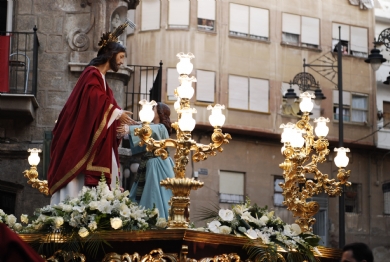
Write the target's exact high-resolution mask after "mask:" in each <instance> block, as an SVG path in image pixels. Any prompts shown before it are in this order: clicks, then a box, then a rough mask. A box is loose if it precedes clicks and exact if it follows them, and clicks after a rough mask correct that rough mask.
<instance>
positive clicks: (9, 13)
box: [5, 0, 14, 32]
mask: <svg viewBox="0 0 390 262" xmlns="http://www.w3.org/2000/svg"><path fill="white" fill-rule="evenodd" d="M13 13H14V0H7V25H6V29H5V31H8V32H12V19H13Z"/></svg>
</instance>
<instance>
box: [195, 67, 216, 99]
mask: <svg viewBox="0 0 390 262" xmlns="http://www.w3.org/2000/svg"><path fill="white" fill-rule="evenodd" d="M196 80H197V82H196V101H202V102H209V103H214V92H215V91H214V90H215V72H210V71H203V70H196Z"/></svg>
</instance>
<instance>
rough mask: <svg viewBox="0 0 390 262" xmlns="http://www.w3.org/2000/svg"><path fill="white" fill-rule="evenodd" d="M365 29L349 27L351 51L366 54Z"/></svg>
mask: <svg viewBox="0 0 390 262" xmlns="http://www.w3.org/2000/svg"><path fill="white" fill-rule="evenodd" d="M367 42H368V41H367V28H362V27H354V26H351V50H352V51H358V52H363V53H367V52H368V51H367V50H368V43H367Z"/></svg>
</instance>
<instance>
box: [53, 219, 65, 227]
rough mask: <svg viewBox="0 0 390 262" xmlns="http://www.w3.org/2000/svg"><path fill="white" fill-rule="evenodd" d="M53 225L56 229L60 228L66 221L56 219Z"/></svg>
mask: <svg viewBox="0 0 390 262" xmlns="http://www.w3.org/2000/svg"><path fill="white" fill-rule="evenodd" d="M53 224H54V226H55V227H56V228H59V227H61V226H62V225H63V224H64V219H63V218H62V217H55V218H54V221H53Z"/></svg>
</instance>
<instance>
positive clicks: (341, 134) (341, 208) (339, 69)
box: [284, 26, 349, 248]
mask: <svg viewBox="0 0 390 262" xmlns="http://www.w3.org/2000/svg"><path fill="white" fill-rule="evenodd" d="M319 61H321V62H323V64H313V63H312V64H308V63H306V62H305V59H304V60H303V68H304V69H305V68H306V67H310V68H312V69H313V70H314V71H316V72H317V73H319V74H321V72H319V71H317V70H316V68H326V70H328V69H332V70H333V72H334V69H335V67H336V66H335V65H334V60H333V61H331V60H330V59H329V58H327V59H324V60H319ZM326 70H324V71H326ZM300 74H304V75H303V76H304V78H303V79H305V81H306V82H303V84H302V87H304V86H305V85H304V84H306V86H307V87H308V88H307V90H310V87H311V86H314V87H316V88H315V89H314V90H312V89H311V90H312V91H314V94H315V95H319V96H320V97H322V96H323V95H321V94H322V93H320V92H319V91H317V92H316V90H320V88H319V85H318V84H317V85H310V83H316V82H315V79H314V77H313V76H312V75H310V74H309V73H306V71H305V70H304V72H303V73H300ZM298 75H299V74H298ZM298 75H297V76H298ZM321 75H322V76H324V77H325V78H327V75H329V72H327V73H326V74H325V75H323V74H321ZM297 76H296V77H297ZM296 77H294V79H295V78H296ZM327 79H328V80H329V81H331V82H333V78H332V79H329V78H327ZM294 82H297V81H293V83H294ZM301 82H302V81H301ZM307 83H309V85H308V84H307ZM295 84H297V85H299V83H295ZM337 88H338V91H339V92H338V93H339V112H338V113H339V114H338V121H339V143H338V146H339V148H343V146H344V130H343V128H344V123H343V122H344V121H343V120H344V119H343V74H342V45H341V26H339V41H338V43H337ZM300 89H301V90H302V88H301V86H300ZM289 90H294V89H292V88H290V89H289ZM303 90H304V89H303ZM287 94H288V92H287V93H286V95H285V96H284V98H287V97H286V96H287ZM289 96H290V97H291V96H292V94H291V93H290V94H289ZM322 99H325V97H324V96H323V98H322ZM302 117H303V116H302ZM347 152H349V150H348V151H347ZM339 168H340V167H339ZM348 174H349V173H348ZM345 184H347V183H345ZM347 185H348V184H347ZM341 187H342V189H343V190H341V191H340V194H339V247H340V248H342V247H344V245H345V196H344V193H343V192H344V185H341Z"/></svg>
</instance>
